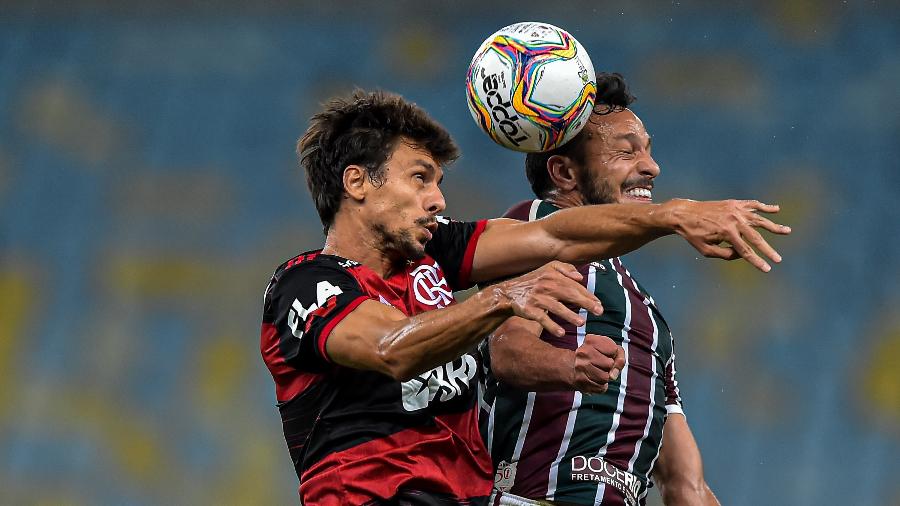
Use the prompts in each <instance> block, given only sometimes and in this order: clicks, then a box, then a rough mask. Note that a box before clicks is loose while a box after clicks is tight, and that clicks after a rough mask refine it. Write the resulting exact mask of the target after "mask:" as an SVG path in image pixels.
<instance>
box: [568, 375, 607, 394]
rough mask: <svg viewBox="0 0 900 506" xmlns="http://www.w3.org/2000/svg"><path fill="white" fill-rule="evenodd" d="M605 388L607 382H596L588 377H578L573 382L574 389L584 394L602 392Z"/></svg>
mask: <svg viewBox="0 0 900 506" xmlns="http://www.w3.org/2000/svg"><path fill="white" fill-rule="evenodd" d="M607 388H609V385H608V384H607V383H605V382H603V383H597V382H594V381H592V380H591V379H590V378H579V379H578V380H576V382H575V389H576V390H578V391H579V392H582V393H586V394H602V393H603V392H606V390H607Z"/></svg>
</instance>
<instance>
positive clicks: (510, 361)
mask: <svg viewBox="0 0 900 506" xmlns="http://www.w3.org/2000/svg"><path fill="white" fill-rule="evenodd" d="M490 353H491V369H492V371H493V373H494V376H496V377H497V379H498V380H500V381H502V382H504V383H507V384H510V385H512V386H514V387H516V388H520V389H522V390H527V391H529V392H542V391H556V390H572V389H573V388H574V386H573V381H572V379H573V376H574V374H573V373H574V364H575V352H573V351H572V350H567V349H563V348H557V347H555V346H553V345H551V344H549V343H547V342H544V341H541V340H540V339H539V338H538V337H536V336H534V335H533V334H531V333H529V332H527V331H525V330H521V329H510V330H502V327H501V329H497V331H496V332H495V333H494V334H493V335H492V336H491V341H490Z"/></svg>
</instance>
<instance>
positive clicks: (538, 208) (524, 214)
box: [503, 199, 559, 221]
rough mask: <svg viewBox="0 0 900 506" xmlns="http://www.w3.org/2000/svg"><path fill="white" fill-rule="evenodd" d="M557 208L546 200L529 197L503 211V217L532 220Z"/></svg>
mask: <svg viewBox="0 0 900 506" xmlns="http://www.w3.org/2000/svg"><path fill="white" fill-rule="evenodd" d="M558 209H559V208H558V207H556V206H555V205H553V204H552V203H550V202H549V201H546V200H541V199H529V200H523V201H521V202H519V203H517V204H515V205H513V206H512V207H510V208H509V209H508V210H507V211H506V212H505V213H503V217H504V218H512V219H514V220H519V221H533V220H537V219H540V218H543V217H544V216H547V215H549V214H551V213H553V212H554V211H556V210H558Z"/></svg>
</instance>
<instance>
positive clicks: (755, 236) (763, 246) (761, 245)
mask: <svg viewBox="0 0 900 506" xmlns="http://www.w3.org/2000/svg"><path fill="white" fill-rule="evenodd" d="M741 235H743V236H744V238H745V239H746V240H747V242H749V243H750V244H752V245H753V247H755V248H756V250H757V251H759V252H760V253H762V254H763V255H765V256H766V257H768V258H769V259H770V260H772V261H773V262H775V263H779V262H781V255H779V254H778V252H777V251H775V248H773V247H772V246H771V245H770V244H769V243H768V242H766V240H765V238H764V237H763V236H762V235H760V233H759V232H757V231H756V230H755V229H754V228H753V227H751V226H749V225H744V226H743V227H742V228H741Z"/></svg>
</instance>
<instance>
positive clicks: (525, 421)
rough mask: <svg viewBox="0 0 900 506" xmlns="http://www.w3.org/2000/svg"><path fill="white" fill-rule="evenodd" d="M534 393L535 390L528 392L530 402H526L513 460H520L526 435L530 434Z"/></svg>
mask: <svg viewBox="0 0 900 506" xmlns="http://www.w3.org/2000/svg"><path fill="white" fill-rule="evenodd" d="M534 395H535V394H534V392H528V402H526V403H525V413H524V414H523V415H522V426H521V427H519V438H518V439H516V448H515V449H514V450H513V454H512V461H513V462H518V461H519V457H520V456H521V455H522V447H523V446H525V436H527V435H528V426H529V425H530V424H531V410H532V409H534Z"/></svg>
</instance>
